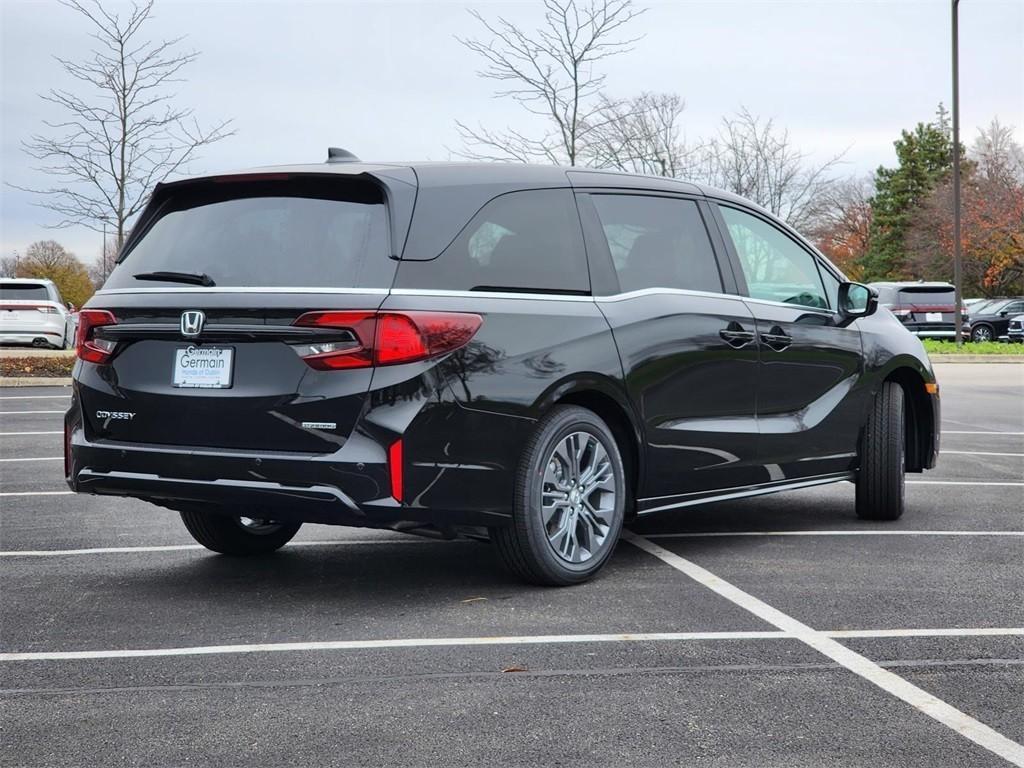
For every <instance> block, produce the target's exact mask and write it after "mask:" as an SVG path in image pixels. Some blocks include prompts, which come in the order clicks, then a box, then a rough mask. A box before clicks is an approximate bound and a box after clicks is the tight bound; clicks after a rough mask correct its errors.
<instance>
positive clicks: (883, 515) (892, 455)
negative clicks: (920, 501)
mask: <svg viewBox="0 0 1024 768" xmlns="http://www.w3.org/2000/svg"><path fill="white" fill-rule="evenodd" d="M905 441H906V424H905V422H904V402H903V388H902V387H900V385H899V384H896V383H895V382H891V381H887V382H884V383H883V384H882V389H881V391H880V392H879V393H878V394H877V395H876V396H875V402H874V404H873V406H872V409H871V415H870V417H869V418H868V422H867V425H866V427H865V428H864V434H863V437H862V443H861V450H860V471H859V472H858V473H857V502H856V510H857V517H859V518H861V519H862V520H898V519H899V517H900V516H901V515H902V514H903V507H904V492H905V486H904V475H905V472H906V446H905Z"/></svg>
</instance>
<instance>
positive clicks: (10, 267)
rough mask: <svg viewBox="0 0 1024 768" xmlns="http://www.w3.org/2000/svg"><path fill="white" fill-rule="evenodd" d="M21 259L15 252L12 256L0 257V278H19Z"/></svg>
mask: <svg viewBox="0 0 1024 768" xmlns="http://www.w3.org/2000/svg"><path fill="white" fill-rule="evenodd" d="M20 261H21V258H20V257H19V256H18V252H17V251H14V252H13V253H12V254H11V255H10V256H0V277H17V276H18V263H19V262H20Z"/></svg>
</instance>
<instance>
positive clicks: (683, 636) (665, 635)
mask: <svg viewBox="0 0 1024 768" xmlns="http://www.w3.org/2000/svg"><path fill="white" fill-rule="evenodd" d="M787 636H788V635H787V633H785V632H776V631H764V632H652V633H636V634H621V635H524V636H515V635H510V636H495V637H421V638H397V639H392V640H327V641H321V642H308V643H257V644H252V645H208V646H198V647H193V648H144V649H129V650H114V651H33V652H27V653H0V662H2V661H65V660H71V659H131V658H149V657H153V656H205V655H210V654H228V653H232V654H234V653H271V652H280V651H340V650H354V649H363V648H436V647H443V646H460V645H461V646H465V645H545V644H549V643H623V642H649V641H656V640H766V639H784V638H786V637H787Z"/></svg>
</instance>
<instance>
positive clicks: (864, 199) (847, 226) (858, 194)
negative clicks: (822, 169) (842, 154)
mask: <svg viewBox="0 0 1024 768" xmlns="http://www.w3.org/2000/svg"><path fill="white" fill-rule="evenodd" d="M874 193H875V185H874V182H873V181H872V179H871V177H861V178H848V179H843V180H841V181H838V182H836V183H835V184H834V185H832V186H831V187H830V188H829V189H827V190H825V192H824V194H823V195H822V198H821V200H820V205H819V206H818V210H817V214H816V216H815V220H814V222H813V224H812V225H811V226H810V228H809V230H808V234H809V235H810V236H811V237H813V238H814V240H815V242H816V244H817V246H818V247H819V248H820V249H821V250H822V252H823V253H824V254H825V255H826V256H828V257H829V258H830V259H831V260H832V261H833V262H835V263H836V264H837V265H838V266H839V267H840V268H841V269H843V270H844V271H845V272H846V273H847V274H848V275H849V276H851V277H853V278H859V277H860V276H861V275H860V272H861V270H862V267H861V266H860V264H859V263H858V262H859V261H860V259H861V258H862V257H863V256H864V254H865V253H866V252H867V250H868V243H869V239H870V235H871V197H872V195H874Z"/></svg>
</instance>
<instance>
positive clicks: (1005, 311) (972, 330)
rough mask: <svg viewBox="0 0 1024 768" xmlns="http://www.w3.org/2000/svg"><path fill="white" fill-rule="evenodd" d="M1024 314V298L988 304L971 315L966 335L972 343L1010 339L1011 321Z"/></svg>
mask: <svg viewBox="0 0 1024 768" xmlns="http://www.w3.org/2000/svg"><path fill="white" fill-rule="evenodd" d="M1021 313H1024V297H1021V296H1018V297H1017V298H1012V299H997V300H994V301H989V302H986V303H985V305H984V306H982V307H979V308H978V310H977V311H976V312H972V313H971V317H970V322H969V323H968V325H967V327H966V328H964V333H965V334H967V335H968V336H969V338H970V339H971V341H997V340H1001V339H1006V338H1008V334H1009V331H1010V321H1011V320H1012V319H1013V317H1014V316H1015V315H1019V314H1021Z"/></svg>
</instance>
